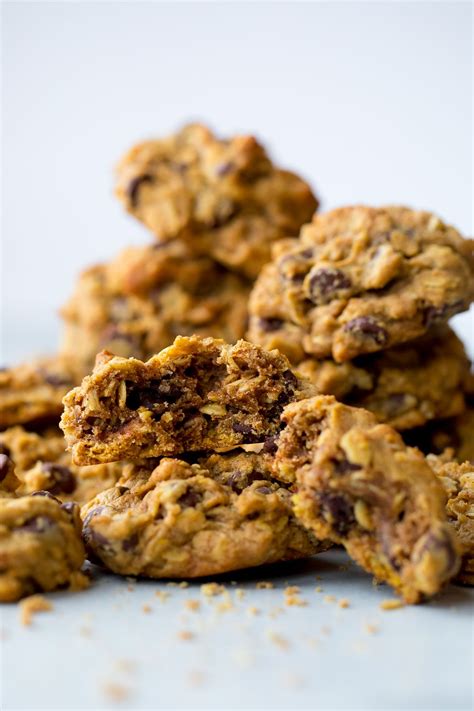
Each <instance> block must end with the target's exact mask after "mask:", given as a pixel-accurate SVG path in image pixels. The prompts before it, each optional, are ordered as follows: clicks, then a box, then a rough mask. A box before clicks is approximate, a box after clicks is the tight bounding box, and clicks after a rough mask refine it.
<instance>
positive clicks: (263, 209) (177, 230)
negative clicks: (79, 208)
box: [116, 125, 318, 278]
mask: <svg viewBox="0 0 474 711" xmlns="http://www.w3.org/2000/svg"><path fill="white" fill-rule="evenodd" d="M116 193H117V196H118V198H119V199H120V200H121V202H122V203H123V204H124V206H125V208H126V209H127V210H128V212H130V213H131V214H132V215H134V216H135V217H137V218H138V219H139V220H141V221H142V222H143V223H144V224H145V225H146V226H147V227H149V228H150V229H151V230H152V232H154V233H155V235H156V236H157V237H158V239H159V240H160V241H169V240H173V239H176V238H178V239H179V240H180V241H182V242H186V243H188V244H189V245H190V247H191V249H192V250H193V252H194V253H195V254H205V255H209V256H211V257H212V258H213V259H215V260H216V261H217V262H219V263H221V264H223V265H224V266H226V267H229V268H231V269H233V270H235V271H238V272H240V273H242V274H244V275H246V276H247V277H250V278H255V277H256V276H257V274H258V272H259V271H260V268H261V266H262V265H263V264H264V263H265V262H267V261H268V260H269V258H270V246H271V243H272V242H274V241H275V240H277V239H281V238H282V237H288V236H294V235H297V234H298V230H299V228H300V227H301V225H303V224H304V223H305V222H308V221H309V220H310V219H311V217H312V215H313V213H314V211H315V210H316V208H317V206H318V202H317V200H316V198H315V197H314V195H313V193H312V192H311V189H310V187H309V186H308V185H307V183H305V182H304V181H303V180H302V179H301V178H299V177H298V176H297V175H294V174H293V173H290V172H288V171H286V170H280V169H278V168H276V167H275V166H274V165H273V164H272V162H271V161H270V159H269V158H268V156H267V155H266V153H265V151H264V149H263V148H262V146H261V145H260V144H259V143H258V142H257V141H256V140H255V138H253V137H252V136H235V137H234V138H231V139H229V140H221V139H218V138H216V136H214V135H213V134H212V133H211V132H210V131H209V129H207V128H206V127H205V126H202V125H190V126H185V127H184V128H183V129H182V130H181V131H179V132H178V133H176V134H175V135H173V136H170V137H169V138H164V139H159V140H151V141H145V142H143V143H140V144H138V145H136V146H134V147H133V148H132V149H131V150H130V151H129V152H128V153H127V154H126V155H125V156H124V158H123V159H122V161H121V162H120V164H119V165H118V168H117V189H116Z"/></svg>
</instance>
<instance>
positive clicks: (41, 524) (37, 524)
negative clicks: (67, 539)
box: [16, 516, 56, 533]
mask: <svg viewBox="0 0 474 711" xmlns="http://www.w3.org/2000/svg"><path fill="white" fill-rule="evenodd" d="M54 526H56V521H54V520H53V519H52V518H51V517H50V516H33V517H32V518H29V519H28V520H27V521H25V523H24V524H22V525H21V526H17V528H16V530H17V531H27V532H28V533H45V531H49V530H51V528H54Z"/></svg>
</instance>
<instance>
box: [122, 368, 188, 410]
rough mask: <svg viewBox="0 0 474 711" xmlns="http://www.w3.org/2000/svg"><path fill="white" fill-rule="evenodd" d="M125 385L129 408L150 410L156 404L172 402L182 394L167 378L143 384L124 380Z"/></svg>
mask: <svg viewBox="0 0 474 711" xmlns="http://www.w3.org/2000/svg"><path fill="white" fill-rule="evenodd" d="M170 378H171V376H170ZM125 385H126V390H127V399H126V405H127V407H128V408H129V409H130V410H138V408H139V407H146V408H147V409H149V410H152V409H153V408H154V407H155V406H156V405H164V404H168V405H169V404H170V403H174V402H176V401H177V400H178V399H179V398H180V397H181V395H182V392H181V389H180V388H179V387H178V386H177V385H175V384H173V383H172V382H171V380H168V379H167V378H162V379H160V380H150V381H148V383H147V384H146V385H143V386H139V385H137V384H136V383H133V382H131V381H126V382H125Z"/></svg>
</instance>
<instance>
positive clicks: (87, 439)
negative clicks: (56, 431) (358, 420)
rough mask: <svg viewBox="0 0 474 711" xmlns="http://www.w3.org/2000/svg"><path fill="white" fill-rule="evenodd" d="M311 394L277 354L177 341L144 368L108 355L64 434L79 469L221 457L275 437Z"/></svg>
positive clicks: (67, 413)
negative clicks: (286, 414) (294, 404)
mask: <svg viewBox="0 0 474 711" xmlns="http://www.w3.org/2000/svg"><path fill="white" fill-rule="evenodd" d="M313 393H314V388H313V386H311V385H310V384H309V383H308V382H307V381H305V380H302V379H299V378H298V377H297V376H296V375H295V374H294V373H293V371H292V370H291V368H290V364H289V362H288V360H287V359H286V358H285V356H282V355H281V354H280V353H278V352H277V351H273V352H267V351H265V350H264V349H263V348H260V347H259V346H254V345H252V344H250V343H247V342H246V341H238V342H237V343H236V344H235V345H232V346H231V345H228V344H226V343H224V341H221V340H217V339H214V338H198V337H196V336H193V337H191V338H185V337H181V336H179V337H178V338H177V339H176V340H175V342H174V344H173V345H172V346H170V347H169V348H166V349H165V350H164V351H161V353H159V354H158V355H156V356H154V357H153V358H150V360H149V361H147V362H146V363H143V362H142V361H139V360H136V359H134V358H129V359H125V358H119V357H118V356H115V357H112V356H111V355H110V354H106V353H104V354H103V356H102V358H101V359H99V358H98V361H97V364H96V367H95V369H94V371H93V373H92V375H91V376H88V377H86V378H85V379H84V381H83V383H82V385H81V386H80V387H78V388H75V389H74V390H72V391H71V392H70V393H68V395H67V396H66V397H65V398H64V405H65V410H64V414H63V417H62V420H61V426H62V429H63V431H64V433H65V435H66V440H67V442H68V445H69V447H70V448H71V449H72V453H73V461H74V462H75V463H76V464H94V463H98V462H112V461H118V460H121V459H122V460H123V459H129V460H131V461H136V460H137V459H143V458H149V457H159V456H167V455H175V454H180V453H182V452H191V451H197V450H208V451H216V450H224V449H231V448H232V447H237V446H239V445H241V444H251V443H255V442H263V441H264V440H265V439H266V438H267V437H270V436H272V435H274V434H276V433H277V432H278V430H279V427H280V414H281V412H282V409H283V407H284V406H285V405H286V404H287V403H288V402H291V401H292V400H296V399H300V398H303V397H306V396H307V395H308V394H313Z"/></svg>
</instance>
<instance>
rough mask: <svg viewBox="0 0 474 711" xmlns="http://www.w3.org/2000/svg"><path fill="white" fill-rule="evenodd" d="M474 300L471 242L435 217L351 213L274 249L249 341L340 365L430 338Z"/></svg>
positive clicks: (258, 290)
mask: <svg viewBox="0 0 474 711" xmlns="http://www.w3.org/2000/svg"><path fill="white" fill-rule="evenodd" d="M473 299H474V241H473V240H466V239H463V238H462V237H461V235H460V234H459V233H458V232H457V231H456V230H455V229H454V228H453V227H450V226H448V225H445V224H444V223H443V222H441V220H440V219H439V218H437V217H436V216H435V215H433V214H431V213H428V212H415V211H414V210H410V209H408V208H404V207H386V208H377V209H376V208H369V207H361V206H357V207H345V208H340V209H337V210H333V211H331V212H328V213H326V214H324V215H315V217H314V218H313V221H312V223H311V224H309V225H305V226H304V227H303V228H302V230H301V235H300V238H299V239H298V240H284V241H283V242H282V243H280V245H276V246H275V252H274V259H273V261H272V262H271V263H269V264H267V265H266V266H265V267H264V269H263V270H262V272H261V274H260V276H259V278H258V280H257V282H256V284H255V287H254V290H253V292H252V295H251V298H250V305H249V311H250V326H249V340H251V341H253V342H254V343H260V344H261V345H263V346H265V347H267V348H279V349H280V350H281V351H282V352H283V353H285V354H286V355H287V356H288V357H289V358H290V359H291V360H293V361H294V362H295V363H296V362H299V361H301V360H303V359H304V358H305V355H311V356H314V357H316V358H319V359H323V358H327V357H332V358H333V359H334V360H335V361H337V362H344V361H346V360H350V359H353V358H356V357H357V356H359V355H362V354H364V353H371V352H374V351H380V350H384V349H386V348H390V347H392V346H395V345H397V344H399V343H404V342H406V341H410V340H412V339H414V338H417V337H419V336H421V335H423V334H425V333H426V332H427V331H428V330H429V329H431V328H432V327H433V326H434V325H436V324H440V323H443V322H446V321H447V320H448V319H449V318H450V317H451V316H452V315H454V314H456V313H458V312H460V311H465V310H466V309H467V308H468V307H469V304H470V303H471V301H472V300H473Z"/></svg>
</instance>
